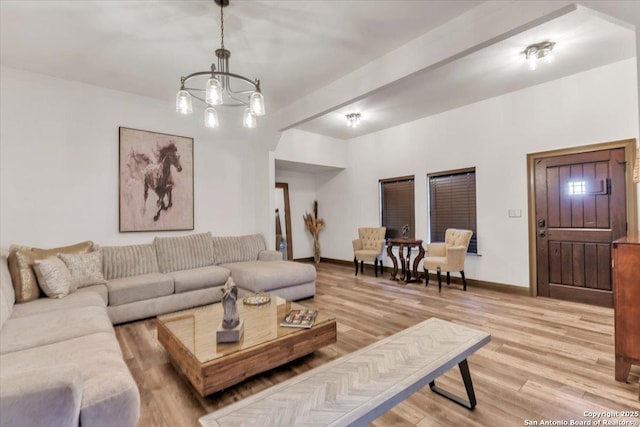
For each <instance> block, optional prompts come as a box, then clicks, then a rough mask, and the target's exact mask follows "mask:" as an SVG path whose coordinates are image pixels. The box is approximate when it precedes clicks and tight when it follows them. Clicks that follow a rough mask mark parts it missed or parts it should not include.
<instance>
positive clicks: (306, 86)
mask: <svg viewBox="0 0 640 427" xmlns="http://www.w3.org/2000/svg"><path fill="white" fill-rule="evenodd" d="M479 3H481V2H478V1H415V0H407V1H403V0H391V1H386V0H376V1H353V0H348V1H345V0H342V1H317V0H308V1H304V0H295V1H292V0H231V4H230V5H229V7H227V8H225V10H224V13H225V47H226V48H227V49H229V50H230V51H231V59H230V70H231V72H234V73H236V74H241V75H245V76H246V77H249V78H252V79H253V78H255V77H259V78H260V79H261V82H262V90H263V93H264V94H265V98H266V100H267V108H268V111H269V110H270V111H272V112H273V111H276V110H277V109H280V108H282V107H284V106H286V105H288V104H290V103H291V102H292V101H295V100H296V99H297V98H299V97H301V96H303V95H305V94H308V93H310V92H312V91H314V90H316V89H319V88H320V87H322V86H324V85H326V84H328V83H330V82H332V81H333V80H335V79H337V78H339V77H340V76H342V75H343V74H345V73H347V72H350V71H352V70H354V69H357V68H359V67H361V66H362V65H364V64H366V63H368V62H370V61H371V60H373V59H375V58H377V57H378V56H380V55H382V54H384V53H386V52H388V51H391V50H393V49H394V48H396V47H397V46H399V45H401V44H404V43H406V42H407V41H409V40H412V39H414V38H415V37H417V36H419V35H420V34H422V33H424V32H427V31H429V30H431V29H433V28H435V27H437V26H439V25H441V24H443V23H444V22H446V21H448V20H450V19H452V18H454V17H455V16H457V15H459V14H461V13H464V12H465V11H467V10H469V9H471V8H472V7H474V6H476V5H477V4H479ZM219 47H220V13H219V7H218V6H216V5H215V3H214V2H213V0H206V1H134V0H125V1H108V0H106V1H77V0H75V1H51V0H50V1H39V0H38V1H26V0H21V1H7V0H2V1H0V62H1V63H2V65H5V66H9V67H14V68H19V69H25V70H29V71H34V72H40V73H44V74H49V75H52V76H55V77H60V78H64V79H69V80H76V81H80V82H84V83H89V84H93V85H98V86H104V87H108V88H111V89H117V90H122V91H125V92H131V93H135V94H140V95H146V96H150V97H154V98H160V99H165V100H167V102H171V103H172V102H173V100H174V97H175V93H176V91H177V90H178V88H179V83H180V77H181V76H183V75H187V74H190V73H192V72H195V71H204V70H208V69H209V66H210V64H211V62H212V61H213V51H214V50H215V49H217V48H219ZM171 105H172V104H171Z"/></svg>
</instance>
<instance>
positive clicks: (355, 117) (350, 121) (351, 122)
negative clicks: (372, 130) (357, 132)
mask: <svg viewBox="0 0 640 427" xmlns="http://www.w3.org/2000/svg"><path fill="white" fill-rule="evenodd" d="M346 117H347V126H349V127H350V128H354V129H355V128H356V127H358V125H359V124H360V118H361V117H362V115H361V114H360V113H350V114H347V115H346Z"/></svg>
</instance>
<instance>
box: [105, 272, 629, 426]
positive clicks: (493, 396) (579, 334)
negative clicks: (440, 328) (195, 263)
mask: <svg viewBox="0 0 640 427" xmlns="http://www.w3.org/2000/svg"><path fill="white" fill-rule="evenodd" d="M366 267H367V268H366V269H365V273H364V275H358V276H357V277H355V276H354V273H353V269H352V268H349V267H346V266H342V265H337V264H328V263H321V264H320V265H319V267H318V279H317V282H316V296H315V298H313V299H309V300H304V301H301V302H300V303H301V304H303V305H306V306H308V307H310V308H314V309H318V310H321V311H323V312H325V313H328V314H330V315H332V316H335V317H336V319H337V324H338V342H337V343H335V344H333V345H331V346H328V347H325V348H323V349H321V350H318V351H316V352H315V353H313V354H311V355H309V356H305V357H303V358H301V359H298V360H297V361H295V362H293V363H290V364H288V365H286V366H284V367H280V368H277V369H274V370H272V371H269V372H268V373H265V374H261V375H258V376H255V377H253V378H251V379H249V380H247V381H245V382H243V383H241V384H238V385H237V386H234V387H232V388H229V389H227V390H224V391H221V392H218V393H215V394H213V395H211V396H208V397H206V398H202V397H200V396H199V395H198V394H197V393H196V392H195V391H194V390H193V389H192V388H191V385H190V384H189V383H188V382H187V380H185V379H184V377H182V376H181V375H180V374H179V373H178V372H177V371H176V370H175V369H174V367H173V366H172V365H171V363H170V362H169V360H168V357H167V354H166V352H165V350H164V349H163V347H162V346H161V345H160V344H159V343H158V340H157V335H156V324H155V320H154V319H148V320H143V321H139V322H132V323H128V324H124V325H121V326H117V327H116V334H117V337H118V340H119V341H120V345H121V347H122V351H123V354H124V357H125V359H126V361H127V364H128V365H129V369H130V370H131V372H132V374H133V376H134V378H135V380H136V382H137V384H138V387H139V389H140V395H141V402H142V403H141V416H140V424H139V425H140V427H147V426H171V427H173V426H197V425H199V424H198V418H199V417H201V416H202V415H204V414H206V413H209V412H213V411H214V410H216V409H218V408H221V407H223V406H225V405H228V404H230V403H232V402H234V401H237V400H239V399H243V398H245V397H247V396H250V395H252V394H254V393H257V392H259V391H261V390H264V389H265V388H267V387H270V386H272V385H274V384H277V383H279V382H281V381H284V380H286V379H288V378H291V377H293V376H295V375H297V374H299V373H301V372H305V371H307V370H309V369H312V368H314V367H316V366H320V365H322V364H324V363H327V362H328V361H330V360H333V359H335V358H337V357H340V356H342V355H345V354H348V353H350V352H352V351H354V350H356V349H359V348H362V347H364V346H366V345H368V344H371V343H373V342H376V341H378V340H380V339H381V338H383V337H386V336H389V335H391V334H393V333H396V332H398V331H400V330H402V329H404V328H407V327H409V326H411V325H414V324H416V323H418V322H420V321H422V320H425V319H428V318H430V317H438V318H441V319H445V320H449V321H452V322H455V323H459V324H463V325H467V326H471V327H474V328H477V329H481V330H484V331H487V332H489V333H491V335H492V340H491V342H490V343H489V344H488V345H486V346H485V347H483V348H482V349H480V350H479V351H478V352H477V353H476V354H474V355H473V356H471V357H470V358H469V367H470V370H471V375H472V379H473V383H474V387H475V392H476V396H477V399H478V406H477V407H476V409H475V410H474V411H469V410H467V409H465V408H463V407H461V406H458V405H456V404H454V403H453V402H450V401H449V400H447V399H444V398H442V397H440V396H438V395H436V394H434V393H432V392H431V391H430V390H429V388H428V387H426V388H424V389H422V390H420V391H419V392H417V393H415V394H414V395H413V396H411V397H410V398H409V399H407V400H406V401H404V402H403V403H401V404H400V405H398V406H396V407H395V408H394V409H392V410H391V411H389V412H387V413H386V414H385V415H383V416H381V417H380V418H378V419H377V420H376V421H375V422H374V423H373V424H372V425H374V426H420V427H426V426H523V425H536V424H534V423H533V422H536V423H538V424H537V425H543V424H542V423H541V421H549V420H550V421H552V422H553V421H556V422H557V421H559V422H560V423H559V424H551V425H571V421H572V420H575V421H579V420H585V421H588V420H591V421H595V420H598V419H597V418H593V417H590V416H589V414H588V413H586V412H607V411H612V412H618V413H619V416H618V417H608V418H607V417H605V418H599V420H606V421H614V420H623V421H628V422H634V423H635V424H619V425H639V423H640V417H638V416H635V417H633V416H632V417H622V416H621V415H622V411H640V401H638V380H639V378H640V368H639V367H638V366H633V367H632V369H631V375H630V378H629V383H627V384H625V383H620V382H616V381H615V380H614V335H613V310H612V309H610V308H602V307H595V306H589V305H583V304H578V303H571V302H564V301H559V300H552V299H546V298H532V297H527V296H520V295H513V294H508V293H502V292H497V291H493V290H488V289H482V288H475V287H471V286H470V287H469V288H468V290H467V292H463V291H462V286H461V285H456V284H452V285H451V286H450V287H447V286H446V285H444V284H443V289H442V293H438V286H437V283H434V282H433V281H432V282H431V283H430V284H429V286H428V287H425V286H424V283H423V284H415V283H413V284H408V285H398V284H397V283H396V282H392V281H390V280H387V279H388V277H389V272H388V269H387V270H386V271H385V274H384V275H382V276H380V277H378V278H376V277H373V267H372V266H366ZM639 320H640V319H639ZM638 333H640V321H639V326H638ZM438 385H439V386H441V387H443V388H446V389H450V391H452V392H454V393H457V394H460V395H464V387H463V385H462V381H461V379H460V373H459V370H458V369H457V368H455V369H452V370H451V371H449V372H447V373H446V374H445V375H444V376H443V377H441V379H440V380H439V381H438ZM527 420H529V421H530V422H529V423H528V424H527V422H526V421H527ZM565 421H566V424H565V423H564V422H565ZM574 425H576V424H574ZM590 425H594V424H590ZM600 425H606V424H604V423H600ZM609 425H614V424H609Z"/></svg>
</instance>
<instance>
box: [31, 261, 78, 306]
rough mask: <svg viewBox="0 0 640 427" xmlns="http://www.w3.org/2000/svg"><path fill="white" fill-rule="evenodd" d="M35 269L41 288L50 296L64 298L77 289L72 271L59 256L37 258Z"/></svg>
mask: <svg viewBox="0 0 640 427" xmlns="http://www.w3.org/2000/svg"><path fill="white" fill-rule="evenodd" d="M33 270H34V271H35V273H36V277H37V278H38V284H39V285H40V289H42V290H43V291H44V293H45V294H47V296H48V297H49V298H63V297H65V296H67V295H68V294H69V293H71V292H73V291H75V287H74V284H73V279H72V278H71V272H70V271H69V269H68V268H67V266H66V265H65V263H64V262H62V260H61V259H60V258H58V257H55V256H52V257H49V258H47V259H37V260H35V261H34V263H33Z"/></svg>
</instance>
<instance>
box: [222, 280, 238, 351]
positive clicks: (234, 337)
mask: <svg viewBox="0 0 640 427" xmlns="http://www.w3.org/2000/svg"><path fill="white" fill-rule="evenodd" d="M221 290H222V308H223V309H224V314H223V316H222V322H221V323H220V326H218V330H217V331H216V342H218V343H226V342H238V341H240V339H241V338H242V334H243V332H244V321H243V320H240V315H239V314H238V306H237V305H236V303H237V301H238V287H237V286H236V284H235V283H234V282H233V279H232V278H231V277H229V279H227V282H226V283H225V284H224V288H222V289H221Z"/></svg>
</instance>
